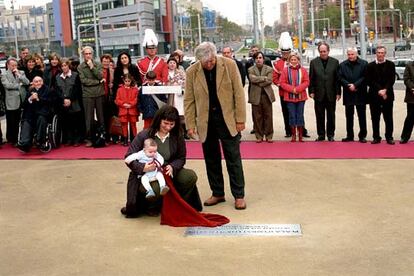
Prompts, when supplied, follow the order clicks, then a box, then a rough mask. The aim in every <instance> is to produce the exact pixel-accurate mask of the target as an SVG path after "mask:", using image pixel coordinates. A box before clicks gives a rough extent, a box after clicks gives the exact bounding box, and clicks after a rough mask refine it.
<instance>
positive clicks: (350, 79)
mask: <svg viewBox="0 0 414 276" xmlns="http://www.w3.org/2000/svg"><path fill="white" fill-rule="evenodd" d="M367 65H368V62H366V61H365V60H363V59H360V58H358V59H357V60H356V61H355V62H350V61H349V60H345V61H343V62H342V63H341V64H340V65H339V70H338V76H339V80H340V82H341V85H342V87H343V91H344V93H343V98H342V99H343V103H344V105H364V104H367V97H368V94H367V82H366V80H365V74H366V70H367ZM348 84H354V85H355V87H356V89H357V90H356V91H354V92H352V91H350V90H349V88H348Z"/></svg>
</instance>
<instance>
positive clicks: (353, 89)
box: [348, 83, 356, 92]
mask: <svg viewBox="0 0 414 276" xmlns="http://www.w3.org/2000/svg"><path fill="white" fill-rule="evenodd" d="M348 89H349V91H351V92H355V91H356V87H355V85H354V84H353V83H350V84H348Z"/></svg>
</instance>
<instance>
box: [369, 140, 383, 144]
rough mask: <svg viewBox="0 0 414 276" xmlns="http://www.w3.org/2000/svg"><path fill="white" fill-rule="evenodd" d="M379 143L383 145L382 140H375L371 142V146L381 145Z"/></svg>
mask: <svg viewBox="0 0 414 276" xmlns="http://www.w3.org/2000/svg"><path fill="white" fill-rule="evenodd" d="M379 143H381V139H374V140H372V142H371V144H373V145H374V144H379Z"/></svg>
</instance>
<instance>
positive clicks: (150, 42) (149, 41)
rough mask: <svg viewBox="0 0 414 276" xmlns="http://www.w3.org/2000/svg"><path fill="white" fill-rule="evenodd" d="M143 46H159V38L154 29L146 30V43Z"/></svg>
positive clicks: (143, 42)
mask: <svg viewBox="0 0 414 276" xmlns="http://www.w3.org/2000/svg"><path fill="white" fill-rule="evenodd" d="M142 45H143V46H144V47H146V48H148V47H157V46H158V39H157V36H156V35H155V33H154V31H153V30H152V29H145V34H144V41H142Z"/></svg>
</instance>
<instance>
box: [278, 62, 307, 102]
mask: <svg viewBox="0 0 414 276" xmlns="http://www.w3.org/2000/svg"><path fill="white" fill-rule="evenodd" d="M289 68H290V70H288V69H289ZM289 71H290V81H289ZM299 71H300V73H299ZM299 76H300V77H299ZM298 77H299V78H300V81H299V84H297V80H298ZM308 86H309V75H308V72H306V70H305V68H303V67H302V66H297V67H296V68H293V67H286V68H284V69H283V71H282V75H281V76H280V87H281V88H282V89H283V91H284V94H283V100H284V101H285V102H302V101H306V100H307V98H308V95H307V93H306V88H308ZM293 88H295V90H296V93H294V92H293Z"/></svg>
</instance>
